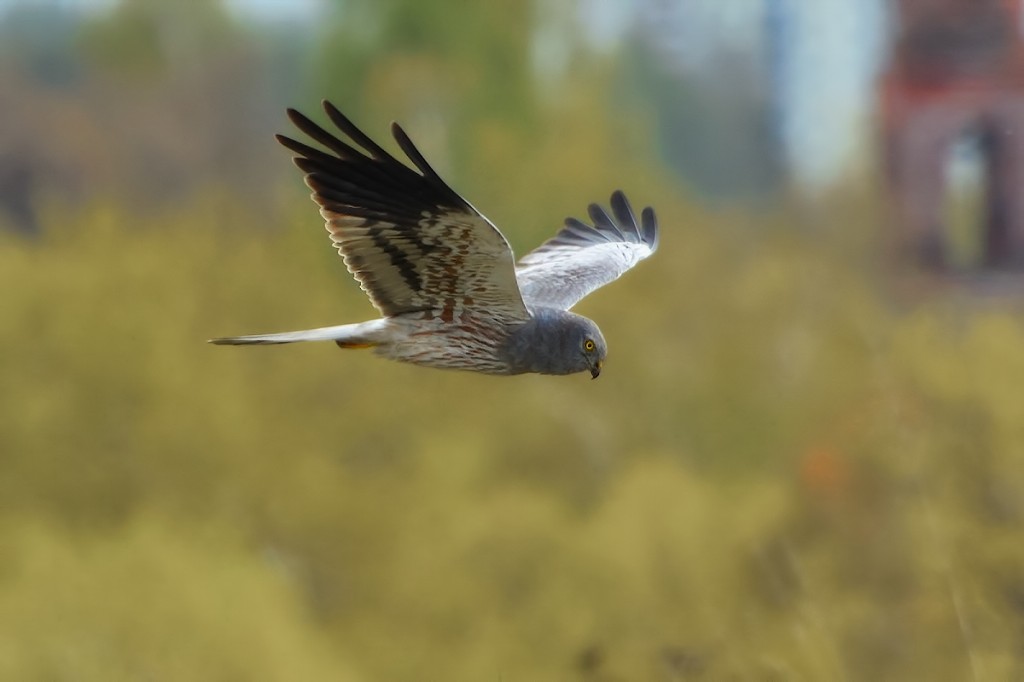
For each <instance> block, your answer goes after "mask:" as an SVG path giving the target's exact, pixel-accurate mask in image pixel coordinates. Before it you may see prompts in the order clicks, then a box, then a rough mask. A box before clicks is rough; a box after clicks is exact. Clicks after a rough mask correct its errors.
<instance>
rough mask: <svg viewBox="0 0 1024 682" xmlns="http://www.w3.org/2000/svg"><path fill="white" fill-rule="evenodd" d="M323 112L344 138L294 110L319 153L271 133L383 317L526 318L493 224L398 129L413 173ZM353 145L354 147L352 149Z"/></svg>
mask: <svg viewBox="0 0 1024 682" xmlns="http://www.w3.org/2000/svg"><path fill="white" fill-rule="evenodd" d="M324 110H325V111H326V112H327V115H328V117H329V118H330V120H331V122H332V123H333V124H334V125H335V126H337V128H338V129H339V130H340V131H341V132H342V133H344V135H345V136H346V137H347V138H348V140H349V141H350V142H346V141H343V140H342V139H339V138H338V137H336V136H335V135H334V134H332V133H329V132H328V131H326V130H324V129H323V128H321V127H320V126H319V125H317V124H316V123H314V122H313V121H311V120H310V119H308V118H307V117H305V116H303V115H302V114H300V113H299V112H297V111H295V110H294V109H289V110H288V116H289V118H290V119H291V120H292V122H293V123H294V124H295V126H296V127H297V128H298V129H299V130H301V131H302V132H304V133H305V134H306V135H308V136H309V137H310V138H312V139H313V140H315V141H316V142H318V143H320V144H321V145H323V146H324V147H325V148H326V149H327V150H328V151H323V150H321V149H317V148H314V147H311V146H309V145H306V144H304V143H302V142H299V141H296V140H293V139H291V138H289V137H286V136H284V135H278V136H277V139H278V141H279V142H280V143H281V144H283V145H284V146H285V147H287V148H288V149H290V150H292V151H293V152H295V154H296V157H295V159H294V161H295V165H297V166H298V167H299V168H300V169H302V171H304V172H305V173H306V184H307V185H308V186H309V187H310V189H312V190H313V195H312V196H313V200H314V201H315V202H316V203H317V204H319V206H320V214H321V215H322V216H323V218H324V220H325V221H326V224H327V229H328V231H329V232H330V234H331V239H332V241H333V242H334V244H335V246H336V247H337V249H338V252H339V253H340V254H341V255H342V256H343V257H344V260H345V265H346V266H347V267H348V270H349V272H351V273H352V275H353V276H354V277H355V278H356V279H357V280H358V281H359V283H360V285H361V286H362V288H363V290H364V291H365V292H366V293H367V295H368V296H369V298H370V300H371V302H372V303H373V304H374V306H375V307H376V308H377V309H378V310H380V311H381V313H383V314H384V315H385V316H396V315H411V314H418V315H420V316H422V317H424V318H428V319H441V320H443V321H444V322H453V321H455V320H457V319H459V318H461V316H463V315H465V314H471V315H475V316H476V317H478V318H483V319H495V320H501V321H505V322H510V321H515V320H525V319H527V318H528V313H527V310H526V307H525V305H524V303H523V300H522V297H521V295H520V292H519V287H518V284H517V280H516V275H515V266H514V259H513V256H512V250H511V249H510V248H509V245H508V242H507V241H506V240H505V237H504V236H503V235H502V234H501V232H499V231H498V229H497V228H496V227H495V226H494V225H493V224H492V223H491V222H490V221H489V220H487V218H485V217H484V216H483V215H481V214H480V212H479V211H477V210H476V209H475V208H473V206H472V205H470V203H469V202H468V201H466V200H465V199H463V198H462V197H461V196H459V195H458V194H457V193H456V192H455V191H454V190H452V188H451V187H449V186H448V185H447V184H446V183H445V182H444V180H442V179H441V178H440V176H438V174H437V173H436V172H435V171H434V170H433V169H432V168H431V167H430V165H429V164H428V163H427V161H426V159H424V158H423V155H422V154H420V152H419V150H417V149H416V147H415V146H414V145H413V143H412V141H411V140H410V139H409V137H408V136H407V135H406V134H405V132H404V131H403V130H402V129H401V128H400V127H399V126H398V125H397V124H392V128H391V132H392V134H393V135H394V137H395V140H396V141H397V142H398V145H399V147H400V148H401V149H402V151H403V152H405V154H406V155H407V156H408V157H409V159H410V160H411V161H412V162H413V164H414V165H415V166H416V168H417V169H418V170H419V172H417V171H415V170H413V169H412V168H410V167H409V166H407V165H405V164H403V163H402V162H400V161H398V160H397V159H396V158H394V157H393V156H392V155H391V154H389V153H388V152H387V151H385V150H384V149H383V148H382V147H380V146H379V145H378V144H377V143H375V142H374V141H373V140H372V139H370V138H369V137H368V136H367V135H365V134H364V133H363V132H362V131H360V130H359V129H358V128H357V127H356V126H355V125H354V124H353V123H352V122H351V121H349V120H348V119H347V118H346V117H345V116H344V115H343V114H342V113H341V112H340V111H338V109H336V108H335V107H334V106H333V105H332V104H330V103H329V102H324ZM357 147H358V148H357Z"/></svg>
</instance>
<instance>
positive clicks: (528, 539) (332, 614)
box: [0, 193, 1024, 680]
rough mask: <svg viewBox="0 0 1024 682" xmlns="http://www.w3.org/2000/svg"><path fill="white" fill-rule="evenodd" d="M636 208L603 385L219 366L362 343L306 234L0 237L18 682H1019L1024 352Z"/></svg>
mask: <svg viewBox="0 0 1024 682" xmlns="http://www.w3.org/2000/svg"><path fill="white" fill-rule="evenodd" d="M658 196H660V197H662V200H661V201H659V208H660V209H661V216H662V220H663V222H664V229H665V235H664V246H663V249H664V251H663V252H661V253H659V255H658V258H656V259H654V260H652V261H651V262H650V263H649V266H648V267H644V268H643V269H641V270H638V271H637V272H635V273H631V274H630V276H629V277H628V278H626V279H624V280H623V281H622V282H620V283H618V285H617V286H615V287H610V288H609V289H607V290H605V291H602V292H601V293H600V294H599V295H597V296H595V297H594V298H593V299H592V300H588V301H587V302H586V303H585V305H583V306H581V308H582V310H583V311H584V312H586V313H588V314H590V315H592V316H593V317H594V318H596V319H598V320H600V321H601V323H602V324H603V327H604V330H605V332H606V335H607V336H608V338H609V341H610V343H611V347H612V355H611V357H610V359H609V363H608V366H607V371H606V372H605V374H603V375H602V377H601V379H600V380H598V381H590V380H588V379H585V378H582V377H570V378H560V379H556V378H550V377H518V378H504V379H503V378H489V377H480V376H474V375H470V374H461V373H444V372H437V371H428V370H423V369H418V368H413V367H405V366H401V365H397V364H392V363H388V362H385V361H382V360H379V359H376V358H373V357H372V356H370V355H367V354H361V353H359V352H354V351H350V352H341V351H339V350H337V349H335V348H334V347H333V346H330V345H309V346H296V347H289V348H286V349H283V348H253V349H224V348H214V347H211V346H207V345H205V344H203V343H202V340H203V338H205V337H207V336H210V335H213V334H219V333H231V332H236V331H249V330H258V329H275V328H286V327H288V326H294V325H305V324H318V323H323V322H330V321H333V320H341V319H359V318H360V317H361V316H364V315H366V316H368V315H369V314H370V313H371V311H370V310H369V306H368V305H367V304H366V303H365V302H364V301H363V300H362V296H361V294H360V293H359V292H358V290H357V288H356V287H355V286H354V285H353V284H352V283H351V282H349V281H348V277H347V275H346V274H345V273H344V272H343V270H342V268H341V266H340V264H339V263H337V262H335V260H334V256H333V254H332V252H331V250H330V249H329V248H328V247H327V246H326V244H325V243H324V242H325V239H324V238H323V235H321V234H320V229H319V227H318V226H317V225H316V224H315V223H316V219H315V218H313V217H311V216H310V215H309V214H310V213H311V212H312V211H310V210H309V209H308V207H307V206H305V203H304V202H303V203H301V204H296V205H295V207H294V214H282V215H279V216H274V220H275V221H276V222H279V223H280V224H282V225H288V226H289V228H288V229H287V230H286V231H283V232H267V231H261V230H254V229H252V227H251V224H252V223H253V221H255V220H256V219H257V218H256V216H253V215H249V214H248V213H247V212H246V210H245V209H240V208H238V207H237V206H236V205H234V204H232V203H231V202H230V200H228V199H225V198H223V197H217V198H212V199H207V200H197V201H196V202H193V203H191V204H190V205H189V206H187V207H184V208H182V209H180V210H179V211H175V212H172V213H169V214H166V215H161V216H159V217H139V216H136V215H132V214H128V213H125V212H124V211H123V210H121V209H119V208H118V207H116V206H113V205H105V204H102V203H98V204H96V205H94V206H92V207H90V208H89V209H88V210H85V211H82V212H78V213H76V214H75V215H74V216H73V217H74V219H73V220H69V215H68V213H67V212H66V211H63V210H60V209H58V208H56V207H51V210H49V211H47V212H46V215H47V218H46V226H45V229H44V231H43V234H42V235H41V236H40V238H39V240H38V241H36V242H25V241H22V240H19V239H15V238H12V237H8V238H6V239H5V241H4V244H3V247H2V249H0V285H2V287H3V290H4V291H5V292H6V293H5V295H4V297H3V298H2V299H0V300H2V303H0V306H2V314H0V344H2V349H0V350H2V352H0V358H2V360H0V377H2V381H3V391H2V392H0V400H2V405H0V451H2V452H3V460H2V462H3V464H2V466H3V476H2V477H0V499H2V500H3V510H2V519H0V522H2V524H3V528H4V532H3V534H2V536H0V537H2V547H3V552H4V556H5V557H6V558H5V561H4V569H3V571H2V573H0V614H2V615H0V630H2V637H0V641H2V648H3V655H2V656H0V661H2V663H0V666H3V677H5V678H11V679H54V678H57V679H63V678H67V679H109V678H110V677H111V676H114V677H126V678H142V677H148V678H152V679H181V678H183V677H189V678H193V677H196V676H199V677H202V678H204V679H228V678H245V679H294V678H295V676H296V675H298V676H300V677H302V678H304V679H312V678H320V679H323V678H328V677H329V678H332V679H407V680H418V679H424V678H429V679H452V680H455V679H467V680H468V679H529V680H563V679H572V678H573V677H574V676H575V677H576V678H579V679H594V680H603V679H677V678H685V677H689V676H693V677H701V676H703V677H705V678H707V679H721V678H723V677H729V676H733V677H738V678H740V679H749V678H763V677H772V678H783V679H836V678H840V677H844V676H849V677H854V678H874V677H889V678H908V677H920V676H921V675H926V676H938V677H945V678H947V679H961V678H964V677H967V676H969V675H971V674H974V675H976V676H977V679H1012V678H1015V677H1017V676H1019V675H1020V674H1021V672H1022V668H1021V660H1020V655H1019V652H1018V646H1017V642H1018V641H1019V637H1020V635H1021V628H1022V626H1024V622H1022V616H1021V610H1020V601H1021V594H1022V592H1024V582H1022V580H1024V578H1022V575H1024V574H1022V569H1024V546H1022V544H1021V543H1020V537H1021V535H1020V524H1021V522H1022V517H1021V514H1022V511H1024V510H1022V509H1021V500H1022V499H1024V497H1022V490H1024V480H1022V477H1024V475H1022V471H1024V469H1022V467H1021V462H1020V456H1021V451H1022V449H1021V448H1022V444H1024V404H1022V401H1021V399H1020V389H1019V386H1020V381H1019V380H1020V377H1021V376H1022V375H1024V359H1022V355H1021V353H1020V352H1019V349H1020V348H1021V347H1022V344H1024V329H1022V326H1021V324H1020V322H1019V320H1018V319H1017V318H1016V317H1015V316H1014V315H1012V314H1011V313H1010V312H1007V311H1001V310H999V309H997V308H993V309H990V310H975V309H970V308H962V307H957V306H955V305H953V304H952V303H949V302H944V301H941V300H940V301H937V302H935V303H933V304H931V305H925V306H922V307H920V308H918V309H915V310H913V311H894V310H891V309H890V308H889V307H887V306H886V305H884V304H883V302H882V300H880V298H879V297H878V295H877V294H876V293H875V292H874V291H873V287H872V286H871V285H870V283H869V282H868V281H867V278H866V276H865V274H864V273H863V272H861V271H860V269H859V268H857V267H855V266H851V264H850V263H849V260H848V259H846V258H844V257H841V254H840V253H839V251H838V250H836V249H833V248H831V247H830V246H829V245H828V244H823V245H815V246H808V245H807V244H805V243H801V242H799V241H797V240H796V239H794V238H792V236H788V237H787V236H785V235H779V234H775V235H772V236H768V237H763V238H760V239H758V240H757V241H756V243H751V241H750V240H749V239H739V236H740V233H737V232H736V231H735V229H734V228H733V227H731V223H732V220H731V219H729V218H727V217H722V216H716V215H712V214H702V213H700V212H699V211H695V210H694V209H693V208H692V207H691V206H688V205H687V204H685V203H683V202H680V201H679V200H678V199H674V198H673V197H672V195H671V194H668V193H665V194H659V195H658ZM263 219H264V220H268V219H269V218H268V217H267V216H263ZM508 224H509V226H510V229H514V227H515V226H516V225H517V224H518V223H517V221H515V220H510V221H508ZM226 225H228V226H230V227H225V226H226ZM513 234H515V233H513ZM744 236H749V235H744Z"/></svg>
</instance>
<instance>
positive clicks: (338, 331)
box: [210, 101, 658, 379]
mask: <svg viewBox="0 0 1024 682" xmlns="http://www.w3.org/2000/svg"><path fill="white" fill-rule="evenodd" d="M323 106H324V110H325V111H326V112H327V116H328V117H329V118H330V120H331V122H332V123H333V124H334V125H335V126H337V128H338V130H339V131H341V132H342V133H343V134H344V135H345V136H346V138H347V141H343V140H342V139H339V138H338V137H336V136H335V135H334V134H332V133H330V132H328V131H326V130H324V129H323V128H321V127H320V126H319V125H317V124H316V123H314V122H313V121H311V120H310V119H309V118H307V117H306V116H304V115H303V114H301V113H299V112H298V111H295V110H294V109H289V110H288V117H289V118H290V119H291V121H292V123H294V124H295V126H296V127H297V128H298V129H299V130H301V131H302V132H303V133H305V134H306V135H308V136H309V137H310V138H312V139H313V140H315V141H316V142H318V143H320V144H321V145H323V147H325V148H326V149H327V150H328V151H323V150H321V149H316V148H314V147H311V146H309V145H307V144H304V143H302V142H298V141H296V140H293V139H291V138H290V137H286V136H284V135H278V136H277V140H278V142H280V143H281V144H283V145H284V146H285V147H287V148H288V149H290V150H291V151H293V152H294V153H295V154H296V156H295V158H294V162H295V165H296V166H298V167H299V168H300V169H301V170H302V171H303V172H304V173H305V174H306V176H305V180H306V184H307V185H308V186H309V188H310V189H312V190H313V194H312V197H313V200H314V201H315V202H316V203H317V204H318V205H319V206H320V215H322V216H323V218H324V220H325V221H326V223H327V231H328V232H330V235H331V240H332V241H333V242H334V245H335V247H336V248H337V249H338V252H339V253H340V254H341V256H342V257H343V258H344V260H345V265H346V266H347V267H348V270H349V272H351V273H352V275H353V276H354V277H355V278H356V280H358V281H359V283H360V285H361V286H362V289H363V291H365V292H366V294H367V296H369V298H370V301H371V302H372V303H373V305H374V307H376V308H377V310H379V311H380V313H381V317H380V318H378V319H375V320H369V321H367V322H358V323H354V324H342V325H337V326H333V327H321V328H318V329H306V330H303V331H294V332H283V333H278V334H254V335H251V336H231V337H225V338H218V339H211V340H210V342H211V343H215V344H221V345H257V344H278V343H293V342H296V341H334V342H335V343H336V344H338V346H340V347H341V348H372V349H373V350H374V351H375V352H376V353H378V354H380V355H382V356H384V357H387V358H391V359H393V360H399V361H402V362H409V363H413V364H416V365H424V366H427V367H440V368H447V369H461V370H469V371H473V372H482V373H485V374H499V375H500V374H523V373H527V372H535V373H540V374H573V373H576V372H584V371H587V372H590V374H591V376H592V377H593V378H595V379H596V378H597V376H598V375H599V374H600V373H601V368H602V366H603V363H604V359H605V355H606V354H607V345H606V344H605V340H604V337H603V336H602V335H601V330H600V329H598V327H597V325H596V324H595V323H594V322H593V321H592V320H589V319H587V318H585V317H583V316H581V315H577V314H575V313H572V312H569V310H570V308H572V307H573V306H574V305H575V304H576V303H577V302H578V301H579V300H580V299H581V298H583V297H584V296H586V295H587V294H589V293H590V292H592V291H594V290H595V289H597V288H599V287H601V286H603V285H605V284H608V283H609V282H612V281H614V280H615V279H618V277H619V276H620V275H622V274H623V273H624V272H626V271H627V270H629V269H630V268H632V267H633V266H634V265H636V264H637V263H638V262H640V261H641V260H643V259H645V258H647V257H648V256H650V255H651V254H652V253H654V251H655V250H656V249H657V248H658V225H657V220H656V219H655V216H654V210H653V209H651V208H650V207H648V208H645V209H644V210H643V212H642V213H641V214H640V219H639V221H638V220H637V216H636V214H634V213H633V209H632V208H631V207H630V205H629V202H628V201H627V200H626V197H625V195H624V194H623V193H622V192H621V191H616V192H614V193H613V194H612V195H611V214H609V213H608V211H606V210H605V209H604V208H602V207H600V206H598V205H597V204H591V205H590V207H589V214H590V220H591V222H592V223H593V225H588V224H586V223H584V222H582V221H580V220H577V219H575V218H568V219H566V221H565V225H564V226H563V227H562V229H561V230H559V232H558V233H557V234H556V235H555V236H554V237H552V238H551V239H549V240H548V241H547V242H545V243H544V244H542V245H541V246H540V247H538V248H537V249H535V250H534V251H532V252H531V253H528V254H527V255H526V256H524V257H523V258H521V259H520V260H519V262H518V263H517V262H516V261H515V259H514V257H513V255H512V249H511V248H510V247H509V244H508V242H507V241H506V240H505V237H504V236H503V235H502V234H501V232H499V231H498V228H497V227H495V226H494V224H493V223H491V221H489V220H488V219H487V218H485V217H484V216H483V215H482V214H481V213H480V212H479V211H477V210H476V209H475V208H473V206H472V205H471V204H470V203H469V202H468V201H466V200H465V199H463V198H462V197H461V196H459V195H458V194H457V193H456V192H455V191H454V190H453V189H452V188H451V187H449V186H448V185H447V184H446V183H445V182H444V180H442V179H441V177H440V176H439V175H438V174H437V173H436V172H434V169H433V168H431V167H430V165H429V164H428V163H427V161H426V159H424V158H423V155H422V154H421V153H420V152H419V150H418V149H416V147H415V146H414V145H413V143H412V141H411V140H410V139H409V136H408V135H406V134H405V131H404V130H402V128H401V127H399V126H398V124H396V123H392V124H391V134H392V135H393V136H394V138H395V141H396V142H397V143H398V146H399V147H400V148H401V149H402V151H403V152H405V154H406V156H408V157H409V160H410V161H412V163H413V165H415V167H416V169H417V170H418V172H417V170H413V169H412V168H410V167H409V166H407V165H405V164H404V163H402V162H400V161H398V160H397V159H396V158H395V157H393V156H392V155H391V154H389V153H388V152H386V151H385V150H384V149H383V148H382V147H381V146H380V145H378V144H377V143H376V142H374V141H373V140H371V139H370V138H369V137H368V136H367V135H365V134H364V133H363V132H362V131H361V130H359V128H357V127H356V126H355V125H353V124H352V122H351V121H349V120H348V118H346V117H345V116H344V115H343V114H342V113H341V112H340V111H339V110H338V109H337V108H336V107H334V105H332V104H331V103H330V102H326V101H325V102H324V103H323Z"/></svg>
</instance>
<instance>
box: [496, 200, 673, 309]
mask: <svg viewBox="0 0 1024 682" xmlns="http://www.w3.org/2000/svg"><path fill="white" fill-rule="evenodd" d="M611 209H612V215H609V214H608V212H607V211H605V209H604V208H602V207H601V206H598V205H597V204H591V205H590V207H589V214H590V219H591V221H592V222H593V223H594V224H593V225H588V224H586V223H584V222H582V221H580V220H577V219H576V218H567V219H566V221H565V226H564V227H563V228H562V229H561V230H559V232H558V234H556V235H555V236H554V237H552V238H551V239H549V240H548V241H547V242H545V243H544V244H542V245H541V246H540V247H538V248H537V249H535V250H534V251H532V252H530V253H528V254H527V255H525V256H523V258H521V259H520V260H519V263H518V265H517V266H516V276H517V277H518V279H519V288H520V290H521V292H522V296H523V300H524V301H525V302H526V305H527V306H528V307H530V308H537V307H550V308H558V309H561V310H568V309H570V308H572V307H573V306H574V305H576V303H578V302H579V300H580V299H582V298H583V297H584V296H586V295H587V294H589V293H590V292H592V291H594V290H595V289H598V288H600V287H602V286H604V285H605V284H608V283H609V282H613V281H614V280H616V279H618V278H619V277H620V276H621V275H622V274H623V273H624V272H626V271H627V270H629V269H630V268H632V267H633V266H634V265H636V264H637V263H639V262H640V261H642V260H643V259H645V258H647V257H648V256H650V255H651V254H652V253H654V251H655V250H656V249H657V248H658V223H657V219H656V218H655V215H654V210H653V209H651V208H650V207H647V208H645V209H644V210H643V212H642V213H641V215H640V221H639V223H638V222H637V219H636V216H635V214H634V213H633V209H632V207H631V206H630V205H629V201H627V199H626V196H625V195H624V194H623V193H622V192H621V191H616V192H614V193H613V194H612V196H611Z"/></svg>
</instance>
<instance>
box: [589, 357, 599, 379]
mask: <svg viewBox="0 0 1024 682" xmlns="http://www.w3.org/2000/svg"><path fill="white" fill-rule="evenodd" d="M599 376H601V361H600V360H598V361H597V362H595V363H594V364H592V365H591V366H590V378H591V379H596V378H598V377H599Z"/></svg>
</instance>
